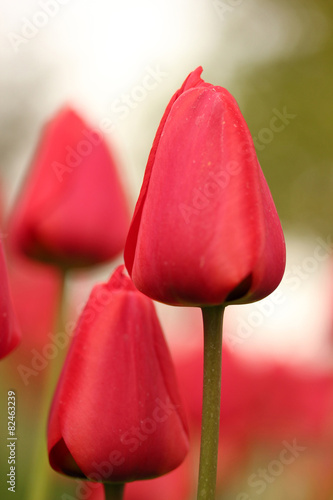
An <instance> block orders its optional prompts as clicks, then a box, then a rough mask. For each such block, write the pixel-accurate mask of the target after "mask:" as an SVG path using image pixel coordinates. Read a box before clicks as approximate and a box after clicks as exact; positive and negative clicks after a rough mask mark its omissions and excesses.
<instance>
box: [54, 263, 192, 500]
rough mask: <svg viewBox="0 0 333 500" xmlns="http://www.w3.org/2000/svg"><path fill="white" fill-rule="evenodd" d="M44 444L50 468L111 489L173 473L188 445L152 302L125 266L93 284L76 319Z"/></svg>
mask: <svg viewBox="0 0 333 500" xmlns="http://www.w3.org/2000/svg"><path fill="white" fill-rule="evenodd" d="M48 449H49V459H50V463H51V465H52V467H53V468H54V469H55V470H57V471H59V472H62V473H64V474H67V475H70V476H73V477H78V478H82V479H91V480H97V481H101V482H105V483H113V484H114V485H115V488H116V487H118V486H117V484H120V485H121V484H122V483H125V482H128V481H133V480H138V479H147V478H152V477H157V476H160V475H162V474H165V473H166V472H169V471H171V470H172V469H174V468H175V467H177V466H178V465H179V464H180V463H181V462H182V460H183V459H184V457H185V455H186V453H187V451H188V432H187V424H186V422H185V415H184V410H183V408H182V404H181V402H180V397H179V394H178V389H177V383H176V378H175V373H174V368H173V365H172V361H171V358H170V354H169V351H168V348H167V346H166V343H165V340H164V337H163V334H162V330H161V327H160V325H159V322H158V319H157V316H156V313H155V310H154V306H153V303H152V302H151V300H150V299H149V298H147V297H145V296H144V295H143V294H141V293H140V292H139V291H138V290H137V289H136V288H135V287H134V285H133V284H132V282H131V280H130V279H129V278H128V277H127V276H126V275H125V274H124V272H123V266H121V267H119V268H117V270H116V271H115V273H114V274H113V275H112V277H111V278H110V280H109V282H108V283H106V284H102V285H97V286H95V287H94V289H93V290H92V292H91V295H90V297H89V300H88V302H87V305H86V307H85V308H84V310H83V312H82V315H81V316H80V318H79V321H78V324H77V327H76V330H75V332H74V337H73V341H72V344H71V347H70V351H69V353H68V356H67V359H66V362H65V365H64V368H63V371H62V374H61V377H60V380H59V383H58V387H57V390H56V393H55V396H54V400H53V404H52V408H51V412H50V418H49V427H48ZM107 488H108V486H106V491H107ZM107 498H108V497H107ZM110 498H112V496H111V497H110Z"/></svg>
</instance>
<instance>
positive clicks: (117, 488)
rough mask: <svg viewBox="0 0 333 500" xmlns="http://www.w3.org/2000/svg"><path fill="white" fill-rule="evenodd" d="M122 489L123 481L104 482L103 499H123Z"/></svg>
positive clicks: (123, 486) (123, 487)
mask: <svg viewBox="0 0 333 500" xmlns="http://www.w3.org/2000/svg"><path fill="white" fill-rule="evenodd" d="M124 489H125V484H124V483H105V484H104V492H105V500H123V496H124Z"/></svg>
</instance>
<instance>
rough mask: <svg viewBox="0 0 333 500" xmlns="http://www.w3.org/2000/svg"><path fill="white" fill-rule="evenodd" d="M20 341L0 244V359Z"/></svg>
mask: <svg viewBox="0 0 333 500" xmlns="http://www.w3.org/2000/svg"><path fill="white" fill-rule="evenodd" d="M20 339H21V333H20V330H19V326H18V323H17V320H16V317H15V314H14V311H13V306H12V300H11V297H10V292H9V285H8V277H7V268H6V263H5V257H4V254H3V249H2V245H1V244H0V359H1V358H4V357H5V356H7V355H8V354H9V353H10V352H11V351H12V350H13V349H14V348H15V347H16V346H17V345H18V343H19V342H20Z"/></svg>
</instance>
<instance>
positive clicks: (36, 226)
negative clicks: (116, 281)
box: [9, 108, 129, 269]
mask: <svg viewBox="0 0 333 500" xmlns="http://www.w3.org/2000/svg"><path fill="white" fill-rule="evenodd" d="M128 226H129V209H128V206H127V201H126V198H125V194H124V191H123V188H122V186H121V183H120V179H119V174H118V172H117V165H116V162H115V160H114V157H113V155H112V154H111V152H110V151H109V149H108V147H107V145H106V143H105V140H104V139H103V137H102V136H101V135H100V134H99V133H97V132H96V131H94V130H93V129H92V128H91V127H90V126H88V125H87V124H86V123H85V122H84V121H83V120H82V119H81V118H80V117H79V116H78V115H77V114H76V113H75V112H74V111H73V110H72V109H70V108H64V109H62V110H61V111H60V112H58V113H57V114H56V116H55V117H54V118H53V119H52V120H51V121H50V122H49V124H48V125H47V126H46V128H45V130H44V132H43V135H42V138H41V140H40V144H39V147H38V149H37V151H36V154H35V158H34V160H33V162H32V167H31V171H30V173H29V175H28V178H27V181H26V183H25V185H24V186H23V189H22V192H21V193H20V195H19V197H18V200H17V203H16V206H15V207H14V212H13V214H12V217H11V220H10V224H9V229H10V239H11V242H12V245H13V247H14V249H16V250H17V251H19V252H20V253H23V254H25V255H26V256H28V257H30V258H32V259H36V260H41V261H45V262H48V263H51V264H54V265H57V266H60V267H61V268H63V269H66V268H71V267H81V266H90V265H93V264H99V263H102V262H105V261H108V260H111V259H113V258H114V257H116V256H117V255H118V254H119V253H120V252H121V251H122V249H123V246H124V243H125V239H126V234H127V230H128Z"/></svg>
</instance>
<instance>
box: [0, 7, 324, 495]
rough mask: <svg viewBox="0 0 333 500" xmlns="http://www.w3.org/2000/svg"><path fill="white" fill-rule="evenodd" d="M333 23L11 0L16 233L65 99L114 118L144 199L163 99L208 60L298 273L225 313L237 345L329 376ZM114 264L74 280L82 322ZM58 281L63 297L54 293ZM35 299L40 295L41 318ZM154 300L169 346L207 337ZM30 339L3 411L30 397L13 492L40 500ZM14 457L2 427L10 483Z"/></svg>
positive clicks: (2, 104)
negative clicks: (34, 480)
mask: <svg viewBox="0 0 333 500" xmlns="http://www.w3.org/2000/svg"><path fill="white" fill-rule="evenodd" d="M332 29H333V4H332V3H331V2H328V1H327V0H316V1H314V0H302V1H300V0H299V1H298V0H288V1H287V0H279V1H277V0H224V1H222V0H169V1H168V2H163V1H161V0H155V1H154V2H153V1H151V0H141V1H140V2H137V1H134V0H127V1H126V2H124V3H121V2H115V1H112V0H109V1H108V0H94V1H92V0H80V1H79V0H62V1H60V0H52V1H51V0H50V1H47V0H38V1H37V0H17V1H15V2H8V1H5V0H0V176H1V177H0V187H1V199H2V215H1V219H2V220H3V221H4V227H5V221H6V218H7V216H8V214H10V211H11V206H12V205H13V203H15V198H16V196H17V195H18V191H19V188H20V185H21V183H22V182H23V180H24V176H25V173H26V171H27V168H28V167H29V163H30V160H31V157H32V155H33V152H34V150H35V148H36V145H37V142H38V138H39V135H40V132H41V129H42V127H43V125H44V124H45V122H46V121H48V120H49V119H50V118H51V117H52V116H53V114H54V113H55V112H56V111H57V110H58V109H59V107H61V106H62V105H64V104H66V103H67V104H68V103H69V104H71V105H72V106H74V107H75V108H76V109H77V110H78V111H79V112H80V113H81V114H82V115H83V116H84V117H85V118H86V119H87V121H89V123H90V124H91V125H92V126H95V127H97V128H100V129H101V130H103V124H104V123H106V120H107V121H108V123H112V130H111V131H110V130H109V131H108V132H107V133H106V139H107V141H108V142H109V144H110V147H112V148H113V149H114V150H115V152H116V154H117V156H118V160H119V165H120V170H121V176H122V179H123V182H124V185H126V189H127V192H128V197H129V200H130V204H131V207H132V209H133V207H134V204H135V201H136V198H137V195H138V192H139V188H140V185H141V180H142V176H143V173H144V168H145V164H146V160H147V156H148V153H149V150H150V147H151V144H152V141H153V138H154V134H155V131H156V128H157V126H158V123H159V120H160V118H161V116H162V113H163V112H164V109H165V106H166V104H167V103H168V101H169V99H170V97H171V95H172V94H173V93H174V92H175V90H176V89H177V88H179V86H180V85H181V83H182V82H183V80H184V79H185V77H186V76H187V75H188V73H189V72H190V71H192V70H193V69H195V68H196V67H198V66H200V65H201V66H202V67H203V75H202V76H203V78H204V79H205V80H206V81H209V82H211V83H213V84H215V85H221V86H223V87H226V88H227V89H228V90H229V91H230V92H231V93H232V94H233V95H234V96H235V98H236V99H237V101H238V103H239V105H240V108H241V110H242V112H243V114H244V116H245V119H246V121H247V123H248V125H249V128H250V131H251V133H252V135H253V137H254V140H255V145H256V148H257V154H258V157H259V161H260V163H261V166H262V169H263V171H264V174H265V176H266V179H267V181H268V184H269V186H270V189H271V192H272V195H273V198H274V200H275V203H276V207H277V210H278V213H279V215H280V218H281V222H282V225H283V228H284V231H285V236H286V243H287V269H286V275H285V278H284V280H283V282H282V283H281V285H280V287H279V288H278V291H277V292H274V293H275V295H274V294H273V296H274V297H271V298H268V299H265V301H262V302H261V303H260V304H255V305H251V306H241V307H233V308H230V310H227V314H226V325H225V343H226V345H227V346H229V348H230V349H231V351H232V352H234V353H236V354H237V355H239V356H243V357H245V358H247V360H252V361H254V363H258V362H259V361H260V362H263V363H266V364H267V363H268V364H269V363H275V362H282V363H288V364H291V365H293V366H294V367H297V368H301V369H306V370H317V371H318V370H319V369H320V370H325V373H330V370H332V371H333V363H332V360H333V331H332V327H333V311H332V305H333V286H332V281H333V267H332V258H331V249H332V242H333V236H332V231H333V208H332V193H333V157H332V137H331V136H332V131H333V127H332V114H333V99H332V88H333V64H332V61H333V37H332ZM148 74H149V75H152V78H153V79H154V83H156V85H154V86H153V87H154V88H147V87H146V86H145V83H144V82H145V81H147V80H146V77H147V75H148ZM150 81H152V80H150ZM281 116H282V119H281ZM274 117H280V118H279V120H280V121H278V122H277V121H276V120H275V119H274ZM276 123H278V124H279V128H278V129H277V127H275V126H274V125H275V124H276ZM1 236H2V239H3V241H4V243H5V242H6V238H7V237H8V234H7V233H6V230H5V229H4V231H3V232H2V233H1ZM119 262H121V258H120V259H119ZM116 264H117V262H116V263H115V262H113V263H110V265H107V266H103V267H100V268H98V269H95V270H93V271H89V272H86V273H76V275H75V276H73V277H72V279H71V280H70V281H69V282H68V283H67V292H68V297H70V298H71V299H70V300H72V305H71V306H69V309H70V308H71V307H72V311H73V313H72V314H73V317H75V315H77V314H78V307H77V304H81V305H82V303H83V302H84V300H85V299H86V298H87V296H88V293H89V290H90V288H91V285H92V284H93V283H94V282H96V280H100V279H106V278H107V277H108V276H109V274H110V272H111V271H112V269H113V268H114V266H115V265H116ZM36 273H37V271H36ZM29 279H30V278H27V280H28V281H27V282H26V277H25V275H24V273H23V271H22V273H20V271H19V270H17V269H16V275H15V280H16V281H15V286H16V287H18V288H21V289H22V290H23V289H24V290H26V289H27V290H28V294H29V292H31V294H30V295H31V297H32V296H33V295H34V293H36V295H38V290H37V285H38V280H37V278H36V280H32V281H29ZM50 279H51V280H52V278H50ZM13 280H14V278H13ZM13 286H14V285H13ZM38 286H39V285H38ZM41 286H44V287H46V288H47V286H48V285H47V284H46V282H45V283H44V285H41ZM52 286H53V285H50V290H49V293H50V296H52V294H53V293H56V290H55V289H53V288H52ZM46 288H44V290H46ZM22 294H23V292H22ZM31 300H32V298H31ZM34 307H35V306H33V305H31V304H30V303H29V304H27V308H28V309H29V311H30V312H31V313H32V312H33V311H34ZM157 307H158V310H159V312H160V315H161V319H162V322H163V324H164V325H165V328H166V332H167V336H168V338H169V340H170V342H171V343H172V342H174V343H175V344H177V345H178V344H182V345H183V344H184V341H186V342H187V343H188V345H190V344H191V343H193V342H194V340H193V338H194V337H195V342H196V341H197V338H198V335H197V334H196V335H194V336H193V337H192V336H191V332H190V331H189V329H186V328H184V332H186V333H185V334H184V336H183V337H182V336H181V334H180V330H181V329H180V328H179V321H180V317H181V314H182V313H181V312H180V311H178V310H177V311H175V310H173V309H171V308H166V307H163V306H161V305H158V306H157ZM40 314H41V317H42V319H41V321H40V324H39V328H40V329H41V333H40V337H39V340H38V341H39V342H41V344H39V345H40V346H41V345H43V342H46V340H45V339H44V340H43V332H45V335H47V334H48V333H49V332H50V331H51V330H52V326H51V320H50V324H49V323H48V320H49V319H50V317H51V316H52V311H51V310H50V311H49V315H48V316H47V319H45V318H44V319H43V314H44V312H41V313H40ZM35 315H36V316H38V307H37V306H36V312H35ZM27 321H29V320H27ZM43 321H44V322H43ZM176 325H178V326H177V327H176ZM199 335H200V334H199ZM47 341H48V342H49V340H47ZM32 348H33V343H32V341H31V343H30V344H29V342H28V343H27V344H26V345H25V353H23V354H22V348H19V349H18V352H17V353H13V355H11V356H10V357H8V358H7V359H5V360H3V361H2V362H1V366H0V377H1V380H0V405H1V408H2V410H1V412H0V413H1V414H2V413H4V412H6V401H7V399H6V394H7V390H9V389H12V388H15V390H16V391H17V398H18V416H17V419H18V432H19V436H20V439H19V441H18V470H19V472H18V482H17V494H16V495H17V496H16V498H18V499H20V500H21V499H22V500H24V499H25V498H28V497H27V496H26V482H27V477H28V476H29V467H28V465H27V464H28V463H29V457H30V455H31V453H32V451H31V450H32V448H33V444H34V429H36V428H38V427H39V426H40V425H41V424H40V423H39V414H38V411H37V410H36V411H35V408H38V394H39V390H40V386H41V385H42V384H43V381H42V380H39V379H42V376H41V377H36V380H34V381H33V383H31V384H29V385H28V386H25V385H24V384H23V383H22V380H21V378H20V376H19V374H18V373H17V366H18V364H19V363H20V359H21V358H20V356H21V355H24V356H25V359H26V362H28V361H27V360H29V359H31V356H32V354H31V349H32ZM20 350H21V352H19V351H20ZM29 356H30V358H29ZM37 379H38V380H37ZM265 390H268V391H269V389H267V388H266V389H265ZM270 397H274V395H273V396H272V395H270ZM282 401H283V398H282ZM258 411H260V410H258ZM1 418H2V416H1V415H0V419H1ZM301 418H302V416H301V415H300V419H301ZM332 419H333V414H332ZM3 431H4V433H5V431H6V421H5V420H4V421H3V420H2V419H1V420H0V436H2V435H3ZM6 457H7V455H6V449H5V437H1V442H0V458H1V462H0V474H1V478H0V483H1V485H0V488H3V486H4V482H5V477H4V471H6V470H7V469H6V467H7V464H6V460H7V458H6ZM332 462H333V460H332ZM254 470H256V468H255V469H254ZM329 471H330V469H329V468H328V472H327V473H328V474H329ZM302 473H304V471H302ZM310 474H311V472H310ZM331 475H333V466H332V469H331ZM245 477H246V476H245ZM59 484H60V486H59V489H58V490H56V489H55V490H54V498H61V492H63V491H64V488H65V486H64V484H66V488H70V486H68V482H66V481H65V483H63V482H61V481H60V483H59ZM273 486H274V485H273ZM273 486H272V488H271V493H269V491H268V490H269V489H267V490H266V491H265V494H264V495H261V498H264V497H265V498H275V497H274V493H273ZM242 488H243V486H242V487H240V488H239V490H237V485H236V486H235V485H233V486H232V489H231V490H230V491H232V496H230V498H237V495H238V494H240V493H241V492H242V491H243V490H244V488H243V489H242ZM296 490H297V488H296ZM332 491H333V488H332V490H331V492H332ZM278 494H280V493H278ZM3 495H4V496H3ZM6 495H8V498H10V493H8V491H6V487H5V489H4V493H2V490H1V498H7V496H6ZM230 495H231V494H230ZM252 495H253V491H252ZM265 495H266V496H265ZM270 495H271V496H270ZM297 495H298V496H297ZM287 496H288V498H290V499H291V500H292V499H294V498H295V499H296V498H297V499H298V498H300V499H301V498H302V499H307V498H310V496H309V497H308V496H306V493H305V492H302V493H300V491H299V489H298V490H297V491H296V493H295V492H294V491H293V492H290V491H289V493H288V495H287ZM52 498H53V497H52ZM228 498H229V497H228ZM251 498H252V497H251ZM253 498H257V497H256V496H255V495H254V496H253ZM322 498H323V499H325V498H326V497H325V496H323V497H322ZM329 498H331V497H330V496H329V495H328V496H327V500H328V499H329ZM51 500H52V499H51ZM239 500H245V499H242V498H240V499H239Z"/></svg>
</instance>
